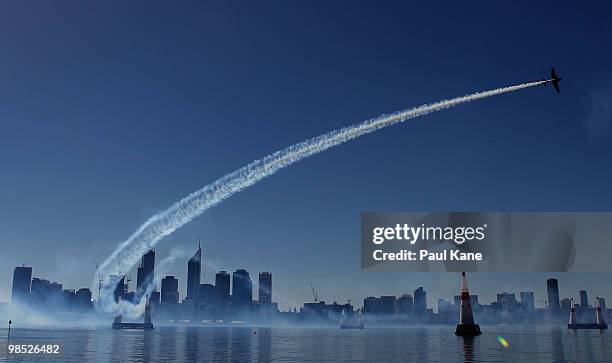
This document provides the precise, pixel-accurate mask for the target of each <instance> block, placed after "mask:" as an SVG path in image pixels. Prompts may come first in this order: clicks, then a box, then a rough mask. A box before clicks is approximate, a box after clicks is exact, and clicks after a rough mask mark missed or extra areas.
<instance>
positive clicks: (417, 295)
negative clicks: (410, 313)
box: [413, 287, 427, 313]
mask: <svg viewBox="0 0 612 363" xmlns="http://www.w3.org/2000/svg"><path fill="white" fill-rule="evenodd" d="M413 296H414V311H415V313H423V312H425V310H427V292H426V291H425V290H424V289H423V288H422V287H419V288H418V289H416V290H414V294H413Z"/></svg>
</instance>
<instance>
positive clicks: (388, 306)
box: [380, 295, 397, 315]
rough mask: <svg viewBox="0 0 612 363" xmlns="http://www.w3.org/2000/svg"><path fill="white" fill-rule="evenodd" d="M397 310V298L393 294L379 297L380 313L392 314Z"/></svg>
mask: <svg viewBox="0 0 612 363" xmlns="http://www.w3.org/2000/svg"><path fill="white" fill-rule="evenodd" d="M396 310H397V299H396V298H395V296H393V295H387V296H381V297H380V313H381V314H383V315H394V314H395V312H396Z"/></svg>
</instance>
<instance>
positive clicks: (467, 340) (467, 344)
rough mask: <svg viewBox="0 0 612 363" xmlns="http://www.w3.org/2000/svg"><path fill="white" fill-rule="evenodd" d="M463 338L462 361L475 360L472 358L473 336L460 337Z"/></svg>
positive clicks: (466, 362) (470, 362) (469, 361)
mask: <svg viewBox="0 0 612 363" xmlns="http://www.w3.org/2000/svg"><path fill="white" fill-rule="evenodd" d="M458 339H462V340H463V361H464V362H465V363H472V362H475V360H474V340H475V339H476V338H474V337H461V338H458Z"/></svg>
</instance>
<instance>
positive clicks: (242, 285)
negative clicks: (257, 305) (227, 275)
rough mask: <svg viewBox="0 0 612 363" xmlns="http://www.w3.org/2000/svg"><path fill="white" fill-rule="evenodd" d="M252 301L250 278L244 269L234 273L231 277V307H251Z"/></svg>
mask: <svg viewBox="0 0 612 363" xmlns="http://www.w3.org/2000/svg"><path fill="white" fill-rule="evenodd" d="M252 300H253V283H252V281H251V276H250V275H249V273H248V272H247V270H244V269H238V270H236V271H234V273H233V275H232V305H233V306H234V307H235V308H237V309H243V308H247V307H249V308H250V306H251V301H252Z"/></svg>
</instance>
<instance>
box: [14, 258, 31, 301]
mask: <svg viewBox="0 0 612 363" xmlns="http://www.w3.org/2000/svg"><path fill="white" fill-rule="evenodd" d="M31 284H32V268H31V267H26V266H17V267H15V270H14V271H13V290H12V295H11V296H12V302H13V303H17V302H28V301H29V298H30V287H31Z"/></svg>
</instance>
